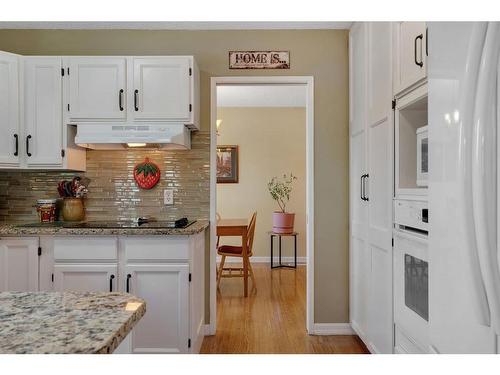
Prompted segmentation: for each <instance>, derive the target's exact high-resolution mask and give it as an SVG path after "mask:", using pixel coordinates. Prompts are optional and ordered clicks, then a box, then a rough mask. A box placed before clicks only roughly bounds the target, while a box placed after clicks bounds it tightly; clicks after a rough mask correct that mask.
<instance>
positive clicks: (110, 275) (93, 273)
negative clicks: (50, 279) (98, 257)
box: [54, 264, 118, 292]
mask: <svg viewBox="0 0 500 375" xmlns="http://www.w3.org/2000/svg"><path fill="white" fill-rule="evenodd" d="M117 275H118V265H117V264H55V265H54V290H56V291H61V292H62V291H64V290H72V291H78V292H114V291H116V290H117V285H118V283H117Z"/></svg>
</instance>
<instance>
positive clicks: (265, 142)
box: [207, 77, 314, 335]
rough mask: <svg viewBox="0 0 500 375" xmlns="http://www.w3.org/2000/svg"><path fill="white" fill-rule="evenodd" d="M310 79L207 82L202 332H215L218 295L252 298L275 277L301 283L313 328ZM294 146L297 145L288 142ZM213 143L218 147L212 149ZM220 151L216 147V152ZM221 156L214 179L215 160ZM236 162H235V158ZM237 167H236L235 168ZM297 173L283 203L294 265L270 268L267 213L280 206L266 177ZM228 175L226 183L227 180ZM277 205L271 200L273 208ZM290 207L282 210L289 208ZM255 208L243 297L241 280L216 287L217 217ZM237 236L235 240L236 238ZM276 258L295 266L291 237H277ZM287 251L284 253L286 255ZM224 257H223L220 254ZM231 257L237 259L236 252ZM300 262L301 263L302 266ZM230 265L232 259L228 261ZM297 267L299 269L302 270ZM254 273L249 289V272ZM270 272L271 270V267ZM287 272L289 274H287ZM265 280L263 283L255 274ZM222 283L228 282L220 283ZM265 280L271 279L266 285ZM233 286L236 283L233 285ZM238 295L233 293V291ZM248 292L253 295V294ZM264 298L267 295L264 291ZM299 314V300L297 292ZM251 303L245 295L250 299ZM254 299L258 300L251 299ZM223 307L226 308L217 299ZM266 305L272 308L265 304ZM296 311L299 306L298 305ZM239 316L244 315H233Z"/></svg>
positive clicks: (246, 216) (242, 215)
mask: <svg viewBox="0 0 500 375" xmlns="http://www.w3.org/2000/svg"><path fill="white" fill-rule="evenodd" d="M313 111H314V107H313V78H312V77H215V78H212V81H211V150H210V165H211V188H210V221H211V229H210V230H211V244H210V323H209V325H208V327H207V334H208V335H215V334H216V327H217V298H218V295H219V302H221V300H220V299H221V298H222V299H223V298H225V297H226V298H233V297H234V298H241V299H243V298H258V297H259V293H261V294H262V295H264V294H266V293H267V294H268V296H269V293H268V291H266V289H267V288H269V285H272V283H273V281H274V285H276V282H287V281H286V280H288V282H292V283H293V282H295V283H302V285H303V284H304V282H305V284H306V285H305V311H306V318H305V327H304V326H302V327H299V329H301V330H302V332H305V331H306V330H307V332H309V333H313V327H314V298H313V297H314V267H313V265H314V249H313V247H314V245H313V244H314V231H313V228H314V226H313V225H314V223H313V218H314V215H313V210H314V188H313V182H314V168H313V166H314V142H313V136H314V125H313ZM294 145H295V146H294ZM217 146H220V147H219V150H218V149H217ZM218 151H219V152H218ZM218 157H219V160H221V158H223V157H224V158H226V163H225V165H224V166H222V164H221V163H220V162H219V167H224V168H225V170H224V173H223V174H221V173H220V171H221V169H220V168H219V182H222V181H223V180H224V179H226V181H224V182H225V183H219V184H217V158H218ZM236 162H237V163H236ZM235 169H236V170H235ZM290 173H292V174H293V175H294V176H296V177H297V180H294V181H293V182H292V185H293V191H292V194H291V196H290V202H289V206H288V208H290V211H295V214H296V215H295V216H296V219H295V226H294V231H295V232H297V233H298V236H297V263H298V268H297V269H293V270H289V269H277V270H276V269H273V270H271V268H270V264H269V262H270V261H271V258H270V247H271V236H270V235H269V233H268V232H269V231H272V219H271V217H272V213H273V211H275V210H277V209H278V205H276V202H274V201H273V200H272V198H271V195H270V193H269V191H268V186H267V183H268V182H269V180H270V179H272V177H274V176H276V177H281V178H282V177H283V175H284V174H286V175H287V178H289V175H290ZM227 180H229V181H227ZM273 205H276V206H273ZM287 211H288V209H287ZM253 212H257V219H256V226H255V227H256V230H255V233H254V241H253V244H252V248H253V251H252V253H253V254H252V257H251V259H250V263H251V265H252V266H253V267H252V270H248V272H249V278H248V279H249V280H248V297H244V295H243V281H242V280H241V279H235V280H234V281H235V282H236V283H235V282H233V279H225V278H223V279H222V280H221V285H220V289H219V291H218V290H217V270H218V264H219V262H220V260H221V256H220V255H219V256H218V255H217V222H218V219H222V220H226V221H227V220H231V219H233V220H237V219H243V220H244V221H245V222H248V223H250V221H251V220H250V217H251V215H252V213H253ZM219 241H220V242H222V241H225V242H224V244H227V245H237V243H236V242H237V241H239V244H240V246H241V243H242V238H241V237H240V238H239V239H235V238H229V237H227V238H226V237H224V239H222V237H221V238H220V239H219ZM235 241H236V242H235ZM282 244H283V258H282V264H290V263H292V264H294V259H293V257H294V240H293V237H290V238H287V237H283V238H282ZM285 251H286V254H285ZM278 255H279V238H278V237H274V263H275V265H277V264H276V263H277V262H279V259H278ZM226 262H229V257H228V259H227V260H226ZM235 262H240V264H241V258H240V259H236V260H235ZM301 264H303V265H302V266H301ZM226 266H227V267H228V268H232V267H231V263H226ZM301 268H302V270H301ZM252 271H254V272H253V273H254V274H255V277H256V279H257V285H256V286H257V289H256V290H255V289H254V288H253V282H252V277H251V273H252ZM275 271H276V272H275ZM287 271H288V273H287ZM260 279H262V280H266V281H263V282H261V283H260V284H261V285H259V280H260ZM225 281H229V282H228V283H225ZM270 283H271V284H270ZM237 285H239V286H240V287H239V289H237ZM238 293H239V295H238ZM252 293H255V294H254V295H253V296H252ZM263 298H265V297H263ZM298 300H299V301H302V302H298V303H301V304H302V306H301V309H302V310H301V311H302V314H303V309H304V298H303V295H302V297H298ZM248 301H250V300H248ZM256 301H257V300H256ZM219 306H221V308H224V309H227V307H225V306H224V305H223V304H221V305H219ZM270 308H272V307H270ZM299 310H300V309H299ZM235 319H243V317H235Z"/></svg>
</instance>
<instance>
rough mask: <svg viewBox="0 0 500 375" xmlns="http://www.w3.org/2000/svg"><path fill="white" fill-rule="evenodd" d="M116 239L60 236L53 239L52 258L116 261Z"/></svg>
mask: <svg viewBox="0 0 500 375" xmlns="http://www.w3.org/2000/svg"><path fill="white" fill-rule="evenodd" d="M117 258H118V239H117V238H116V237H105V236H95V237H91V236H82V237H78V236H61V237H56V238H55V239H54V259H55V260H62V261H74V260H88V261H94V262H95V263H105V262H106V261H116V259H117Z"/></svg>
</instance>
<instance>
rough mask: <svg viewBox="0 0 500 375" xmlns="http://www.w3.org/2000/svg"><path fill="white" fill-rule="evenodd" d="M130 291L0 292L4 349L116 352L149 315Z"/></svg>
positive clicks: (1, 344) (0, 340)
mask: <svg viewBox="0 0 500 375" xmlns="http://www.w3.org/2000/svg"><path fill="white" fill-rule="evenodd" d="M145 312H146V304H145V302H144V301H143V300H142V299H139V298H136V297H134V296H132V295H130V294H127V293H118V292H114V293H113V292H112V293H88V292H31V293H30V292H3V293H0V353H2V354H7V353H40V354H42V353H46V354H51V353H75V354H76V353H94V354H98V353H112V352H113V351H114V350H115V349H116V348H117V347H118V345H119V344H120V343H121V342H122V341H123V339H124V338H125V337H126V336H127V334H128V333H129V332H130V331H131V330H132V328H133V327H134V326H135V324H136V323H137V322H138V321H139V320H140V319H141V318H142V317H143V316H144V314H145Z"/></svg>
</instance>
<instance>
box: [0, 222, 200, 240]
mask: <svg viewBox="0 0 500 375" xmlns="http://www.w3.org/2000/svg"><path fill="white" fill-rule="evenodd" d="M21 224H26V223H0V237H1V236H39V235H58V236H85V235H92V236H95V235H102V236H130V235H139V236H149V235H152V236H180V235H184V236H189V235H193V234H197V233H200V232H202V231H204V230H205V229H206V228H207V227H208V226H209V221H208V220H198V221H196V222H195V223H193V224H191V225H190V226H188V227H187V228H63V227H62V226H61V225H54V224H47V225H43V226H37V227H19V225H21Z"/></svg>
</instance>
